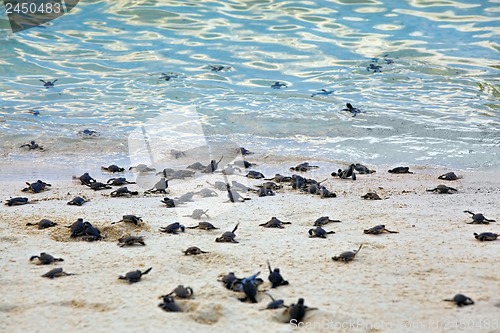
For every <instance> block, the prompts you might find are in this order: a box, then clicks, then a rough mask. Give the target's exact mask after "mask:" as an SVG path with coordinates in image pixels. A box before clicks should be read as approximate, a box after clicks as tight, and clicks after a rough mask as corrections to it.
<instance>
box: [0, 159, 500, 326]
mask: <svg viewBox="0 0 500 333" xmlns="http://www.w3.org/2000/svg"><path fill="white" fill-rule="evenodd" d="M249 160H250V161H252V162H256V163H257V164H258V166H256V167H255V170H258V171H262V172H263V173H264V174H265V175H266V177H269V178H270V177H272V176H273V175H274V173H276V172H279V173H281V174H283V175H291V174H292V172H291V171H289V170H288V168H289V167H290V166H293V165H296V164H298V163H300V162H304V161H303V160H293V161H284V160H274V161H271V158H268V157H267V158H266V157H265V156H260V157H259V156H252V157H251V158H249ZM309 162H310V163H311V164H316V163H318V164H319V165H320V168H319V169H317V170H315V171H309V172H305V173H301V175H303V176H304V177H308V178H314V179H316V180H318V181H319V180H323V179H325V178H326V179H327V180H326V181H325V182H324V185H326V187H327V188H329V189H330V190H331V191H333V192H335V193H336V194H337V197H336V198H328V199H321V198H320V197H319V196H316V195H311V194H304V193H299V192H298V191H295V190H292V189H291V187H289V186H287V185H285V187H284V189H282V190H278V191H276V195H275V196H272V197H257V196H256V195H255V194H253V193H249V194H247V196H249V197H251V200H249V201H246V202H244V203H235V204H232V203H228V202H226V201H227V197H226V194H227V193H225V192H223V191H218V190H215V191H216V192H218V194H219V196H218V197H212V198H201V197H199V196H195V197H194V202H189V203H186V204H184V205H182V206H180V207H176V208H166V206H165V205H164V204H163V203H161V202H160V200H161V199H162V198H163V197H164V195H162V194H151V195H147V196H144V195H142V193H143V192H144V188H141V187H140V186H139V185H128V188H129V189H131V190H137V191H139V192H140V193H141V195H139V196H137V197H132V198H112V197H110V196H109V195H108V194H109V192H110V191H111V190H104V191H92V190H91V189H89V188H88V187H85V186H82V185H80V184H79V182H78V181H75V180H72V179H70V178H69V177H66V176H65V177H55V176H54V177H53V178H52V179H51V176H50V175H48V176H47V177H45V178H41V179H42V180H44V181H47V182H49V183H51V184H52V186H51V187H50V188H49V190H47V191H44V192H42V193H38V194H32V193H24V192H21V189H22V188H23V187H24V182H25V181H35V180H36V178H35V179H32V177H33V176H31V175H30V174H29V173H24V172H20V173H19V176H18V178H16V179H9V180H4V181H1V182H0V188H1V193H2V198H1V200H2V206H1V208H0V239H1V241H0V248H1V251H0V267H1V271H2V274H1V275H0V286H1V290H2V292H1V294H2V300H1V301H0V331H2V332H47V331H49V330H50V331H52V330H59V331H64V332H133V331H139V330H141V331H146V332H156V331H158V332H159V331H162V332H225V331H237V332H273V333H275V332H291V331H294V330H295V329H294V327H293V325H291V324H289V323H288V324H287V323H283V322H282V320H283V318H282V317H283V310H282V309H279V310H266V311H260V310H261V309H263V308H265V307H266V304H267V303H268V302H269V301H270V298H269V297H268V296H266V295H265V292H260V293H259V294H258V296H257V298H258V300H259V302H258V303H257V304H250V303H243V302H240V301H239V300H238V297H242V296H243V295H242V294H239V293H235V292H232V291H230V290H227V289H226V288H225V287H224V286H223V285H222V283H220V282H219V281H218V277H219V276H220V275H221V274H227V273H228V272H234V273H235V274H236V275H237V276H238V277H246V276H250V275H252V274H254V273H256V272H258V271H260V272H261V274H260V276H261V277H262V278H263V279H264V280H265V283H264V284H263V285H261V286H260V287H259V290H262V291H264V290H267V292H268V293H269V294H271V295H272V296H273V297H274V298H276V299H283V300H284V301H285V304H287V305H290V304H292V303H295V302H297V299H298V298H300V297H302V298H304V299H305V304H306V305H307V306H309V307H314V308H317V310H313V311H309V312H307V314H306V317H305V318H304V321H303V323H302V324H301V326H304V327H302V328H301V329H300V330H299V331H304V332H399V333H401V332H500V274H499V272H500V269H499V267H498V264H499V262H500V260H499V259H500V239H498V240H496V241H492V242H479V241H478V240H476V239H475V238H474V236H473V233H474V232H477V233H481V232H486V231H491V232H496V233H500V221H499V220H500V205H499V204H498V203H499V202H500V177H498V172H494V171H490V172H489V171H467V170H448V169H442V168H435V167H432V166H416V165H410V170H412V171H413V172H414V174H390V173H388V172H387V170H388V169H389V168H392V167H395V166H396V165H394V166H378V165H368V166H369V167H370V168H374V169H375V170H376V171H377V172H376V173H373V174H369V175H358V177H357V180H356V181H352V180H350V179H349V180H348V179H346V180H342V179H339V178H333V177H332V176H330V173H331V172H332V171H335V170H336V167H345V165H339V164H337V163H333V162H330V161H309ZM28 167H29V166H28ZM8 168H9V165H3V166H2V170H5V169H8ZM80 171H81V172H80ZM84 171H87V170H79V171H75V172H74V174H76V175H80V174H81V173H83V172H84ZM448 171H455V173H457V174H459V175H462V176H463V178H462V179H459V180H457V181H450V182H447V181H442V180H438V179H437V177H438V176H439V175H440V174H443V173H445V172H448ZM78 172H80V173H79V174H78ZM11 173H12V170H11ZM90 173H91V175H92V176H93V177H94V178H96V179H97V180H98V181H102V182H105V181H106V180H107V179H108V178H111V177H118V175H110V174H107V173H104V172H90ZM245 173H246V171H245V170H242V174H243V175H244V174H245ZM125 176H126V177H127V179H132V177H133V176H134V174H129V173H125ZM61 178H63V179H61ZM217 180H219V181H224V178H223V177H222V176H221V175H220V174H212V175H202V176H197V177H195V178H193V179H190V180H173V181H171V182H170V187H169V191H170V193H169V194H168V197H175V196H180V195H182V194H184V193H186V192H188V191H199V190H200V189H202V188H205V187H206V188H212V189H213V187H210V186H209V185H208V184H207V183H206V182H207V181H208V182H211V183H213V182H215V181H217ZM229 180H237V181H240V182H244V181H247V183H248V184H251V185H254V184H260V183H262V180H246V178H244V177H241V176H229ZM438 184H446V185H448V186H451V187H454V188H456V189H458V193H455V194H436V193H433V192H427V191H426V189H430V188H434V187H436V186H437V185H438ZM369 191H375V192H377V193H378V194H379V195H380V196H381V197H384V198H386V199H384V200H379V201H369V200H363V199H361V196H362V195H364V194H366V193H367V192H369ZM76 195H80V196H83V197H85V198H87V199H89V200H90V201H89V202H87V203H85V204H84V205H83V206H81V207H77V206H69V205H67V204H66V203H67V201H69V200H71V199H72V198H73V197H74V196H76ZM16 196H26V197H28V198H29V199H30V201H31V204H28V205H22V206H13V207H8V206H6V205H5V202H6V200H7V199H9V197H16ZM196 208H203V209H208V215H209V218H207V219H202V220H195V219H192V218H190V217H183V216H182V215H186V214H190V213H191V212H192V211H193V209H196ZM464 210H471V211H474V212H482V213H484V215H485V216H486V217H488V218H490V219H495V220H497V221H499V222H497V223H491V224H489V225H474V224H467V222H470V221H471V218H470V215H469V214H467V213H464V212H463V211H464ZM125 214H135V215H138V216H140V217H142V219H143V220H144V223H142V224H140V225H139V226H133V225H129V224H125V223H119V224H114V225H111V222H113V221H118V220H120V219H121V217H122V215H125ZM272 216H276V217H278V218H279V219H281V220H283V221H290V222H292V224H291V225H285V226H284V229H274V228H272V229H271V228H270V229H267V228H263V227H260V226H259V224H261V223H264V222H266V221H268V220H269V219H270V218H271V217H272ZM320 216H329V217H330V218H334V219H340V220H341V221H342V222H341V223H331V224H328V225H326V226H324V228H325V229H326V230H327V231H329V230H333V231H335V232H336V233H335V234H332V235H328V236H327V238H326V239H319V238H309V237H308V233H307V232H308V230H309V229H311V228H312V225H313V222H314V220H316V219H317V218H318V217H320ZM79 217H81V218H83V219H84V220H85V221H89V222H91V223H92V224H93V225H94V226H96V227H98V228H99V229H100V230H101V232H102V234H103V235H104V236H105V239H104V240H101V241H96V242H86V241H83V240H79V239H72V238H70V237H69V235H70V231H69V229H68V228H66V227H65V226H67V225H70V224H71V223H73V222H74V221H76V219H77V218H79ZM42 218H47V219H50V220H52V221H54V222H56V223H57V224H58V225H57V226H56V227H53V228H49V229H45V230H38V229H37V228H36V227H31V226H26V223H28V222H31V223H37V222H38V221H39V220H40V219H42ZM203 220H206V221H208V222H210V223H212V224H214V225H215V226H216V227H219V228H220V230H211V231H206V230H199V229H186V231H185V232H181V233H180V234H178V235H171V234H165V233H161V232H159V231H158V228H160V227H162V226H166V225H168V224H170V223H172V222H175V221H179V222H181V223H182V224H183V225H185V226H194V225H196V224H197V223H198V222H199V221H203ZM236 223H240V225H239V228H238V230H237V231H236V240H237V241H239V243H238V244H231V243H216V242H215V241H214V240H215V238H216V237H218V236H220V235H221V234H222V233H223V232H224V231H230V230H232V229H233V227H234V226H235V225H236ZM379 224H385V225H386V227H387V228H388V229H390V230H396V231H398V232H399V233H394V234H386V233H384V234H381V235H367V234H364V233H363V230H364V229H368V228H370V227H373V226H376V225H379ZM124 234H133V235H142V236H144V239H145V242H146V246H131V247H119V246H117V239H118V238H119V237H120V236H122V235H124ZM360 244H363V245H364V246H363V248H362V249H361V251H360V252H359V254H358V255H357V256H356V258H355V259H354V261H352V262H349V263H343V262H335V261H333V260H332V259H331V257H332V256H335V255H338V254H340V253H341V252H344V251H348V250H355V249H357V248H358V246H359V245H360ZM190 246H198V247H199V248H201V249H202V250H204V251H209V252H210V253H207V254H201V255H197V256H185V255H184V254H183V253H182V251H183V250H185V249H186V248H188V247H190ZM40 252H47V253H49V254H51V255H53V256H55V257H61V258H63V259H64V262H57V263H53V264H50V265H35V264H33V263H32V262H30V261H29V258H30V257H31V256H32V255H37V254H39V253H40ZM267 260H269V261H270V263H271V265H272V266H273V267H279V268H280V269H281V273H282V275H283V277H284V278H285V279H286V280H288V281H289V283H290V284H289V285H288V286H281V287H279V288H276V289H270V283H269V282H268V280H267V276H268V270H267V265H266V261H267ZM54 267H63V268H64V271H66V272H69V273H74V274H75V275H73V276H64V277H59V278H55V279H47V278H43V277H41V275H42V274H44V273H46V272H47V271H49V270H50V269H52V268H54ZM148 267H152V270H151V272H150V273H149V274H147V275H145V276H143V278H142V280H141V281H140V282H138V283H134V284H129V283H127V282H126V281H123V280H119V279H118V276H119V275H123V274H125V273H126V272H128V271H132V270H136V269H141V270H145V269H146V268H148ZM179 284H182V285H184V286H190V287H191V288H192V289H193V290H194V298H193V299H188V300H178V301H177V303H178V304H179V305H180V306H181V307H182V308H183V309H184V310H185V312H184V313H167V312H165V311H163V310H162V309H160V308H159V307H158V304H159V303H160V301H161V300H160V298H159V296H161V295H164V294H167V293H169V292H170V291H172V290H173V289H174V288H175V287H176V286H177V285H179ZM457 293H463V294H465V295H467V296H469V297H471V298H472V299H473V300H474V302H475V304H474V305H472V306H466V307H461V308H458V307H457V306H455V305H454V304H453V303H451V302H444V301H443V299H445V298H452V297H453V296H454V295H455V294H457Z"/></svg>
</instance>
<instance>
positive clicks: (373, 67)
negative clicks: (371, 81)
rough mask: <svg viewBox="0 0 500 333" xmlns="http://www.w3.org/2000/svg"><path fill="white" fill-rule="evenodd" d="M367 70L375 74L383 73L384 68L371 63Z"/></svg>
mask: <svg viewBox="0 0 500 333" xmlns="http://www.w3.org/2000/svg"><path fill="white" fill-rule="evenodd" d="M366 70H367V71H368V72H373V73H382V66H380V65H377V64H374V63H371V64H370V65H368V66H367V67H366Z"/></svg>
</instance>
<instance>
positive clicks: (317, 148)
mask: <svg viewBox="0 0 500 333" xmlns="http://www.w3.org/2000/svg"><path fill="white" fill-rule="evenodd" d="M499 41H500V1H498V0H490V1H477V0H474V1H473V0H466V1H449V0H440V1H431V0H408V1H388V0H380V1H376V0H356V1H347V0H344V1H339V0H335V1H271V0H258V1H225V0H224V1H184V0H183V1H166V0H165V1H141V0H137V1H122V0H115V1H95V0H94V1H93V0H89V1H80V3H79V4H78V6H77V7H75V8H74V9H73V10H72V11H71V12H70V13H68V14H66V15H64V16H62V17H60V18H58V19H56V20H54V21H51V22H49V23H48V24H46V25H44V26H42V27H38V28H33V29H29V30H25V31H23V32H19V33H15V34H13V33H12V32H11V30H10V26H9V23H8V21H7V18H6V15H5V10H4V8H3V7H2V6H0V50H1V51H2V56H1V58H0V162H4V164H5V163H10V162H21V163H22V162H29V163H37V164H43V163H47V164H50V165H54V166H57V167H60V168H74V167H75V166H79V167H85V166H86V165H91V164H93V165H107V164H110V163H117V164H118V163H121V164H126V165H134V164H136V163H140V162H145V163H146V164H149V163H150V162H155V163H156V162H158V161H161V160H162V156H167V155H168V154H169V152H170V149H178V150H189V149H194V148H196V147H207V148H206V151H208V153H209V155H210V154H211V153H210V152H211V151H212V148H210V147H215V146H220V145H228V146H230V147H237V146H244V147H246V148H248V149H250V150H252V151H256V152H258V153H261V154H263V155H269V156H277V157H280V158H286V157H287V156H290V157H291V156H293V157H300V158H303V159H304V160H309V161H314V160H331V161H344V162H346V163H349V162H361V163H367V164H372V165H377V164H385V165H387V164H394V165H395V166H396V165H403V164H411V165H433V166H445V167H448V168H457V169H491V168H493V169H498V168H499V167H500V109H499V107H500V102H499V97H500V86H499V81H500V56H499V51H500V45H499ZM218 65H220V66H224V69H223V70H221V71H213V70H212V68H211V67H210V66H218ZM374 69H375V70H374ZM162 73H165V74H168V75H170V76H172V78H171V79H170V80H168V81H167V80H165V79H164V78H162ZM40 79H42V80H45V81H48V80H55V79H57V80H58V81H57V82H56V83H55V86H54V87H51V88H45V87H43V84H42V82H40ZM275 82H280V83H283V84H286V87H281V89H273V88H271V85H272V84H273V83H275ZM322 89H324V90H326V91H327V93H325V92H323V91H322ZM318 93H319V94H318ZM346 103H352V104H353V105H354V106H355V107H357V108H358V109H360V110H361V113H359V114H357V115H356V116H355V117H353V116H352V115H351V113H349V112H345V111H341V110H342V109H343V108H345V105H346ZM29 111H37V112H39V115H33V114H31V113H29ZM84 129H90V130H94V131H97V132H98V135H96V136H92V137H84V136H82V135H80V134H79V132H80V131H82V130H84ZM30 140H35V141H36V142H37V143H39V144H40V145H43V146H44V148H45V150H44V151H27V150H25V149H20V148H19V146H20V145H21V144H23V143H25V142H28V141H30ZM202 150H203V149H202ZM201 155H203V154H201ZM201 155H200V156H201ZM214 156H215V154H214ZM214 156H212V157H214ZM203 158H205V156H204V155H203ZM200 160H201V157H200ZM206 160H207V158H205V159H204V160H201V161H202V162H203V161H206Z"/></svg>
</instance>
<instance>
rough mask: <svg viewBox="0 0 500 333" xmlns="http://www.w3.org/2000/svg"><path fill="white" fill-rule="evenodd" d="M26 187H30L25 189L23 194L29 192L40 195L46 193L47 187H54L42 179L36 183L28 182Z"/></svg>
mask: <svg viewBox="0 0 500 333" xmlns="http://www.w3.org/2000/svg"><path fill="white" fill-rule="evenodd" d="M26 185H28V187H26V188H23V189H22V191H23V192H28V191H29V192H33V193H40V192H42V191H44V190H45V189H46V187H50V186H52V185H51V184H49V183H46V182H44V181H41V180H40V179H38V180H37V181H36V182H34V183H30V182H26Z"/></svg>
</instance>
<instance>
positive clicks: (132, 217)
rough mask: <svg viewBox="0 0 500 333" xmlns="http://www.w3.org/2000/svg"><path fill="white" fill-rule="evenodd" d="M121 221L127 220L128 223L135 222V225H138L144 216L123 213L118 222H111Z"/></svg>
mask: <svg viewBox="0 0 500 333" xmlns="http://www.w3.org/2000/svg"><path fill="white" fill-rule="evenodd" d="M121 222H127V223H133V224H135V225H138V224H139V223H140V222H143V221H142V218H141V217H139V216H136V215H123V216H122V219H121V220H120V221H116V222H111V224H116V223H121Z"/></svg>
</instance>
